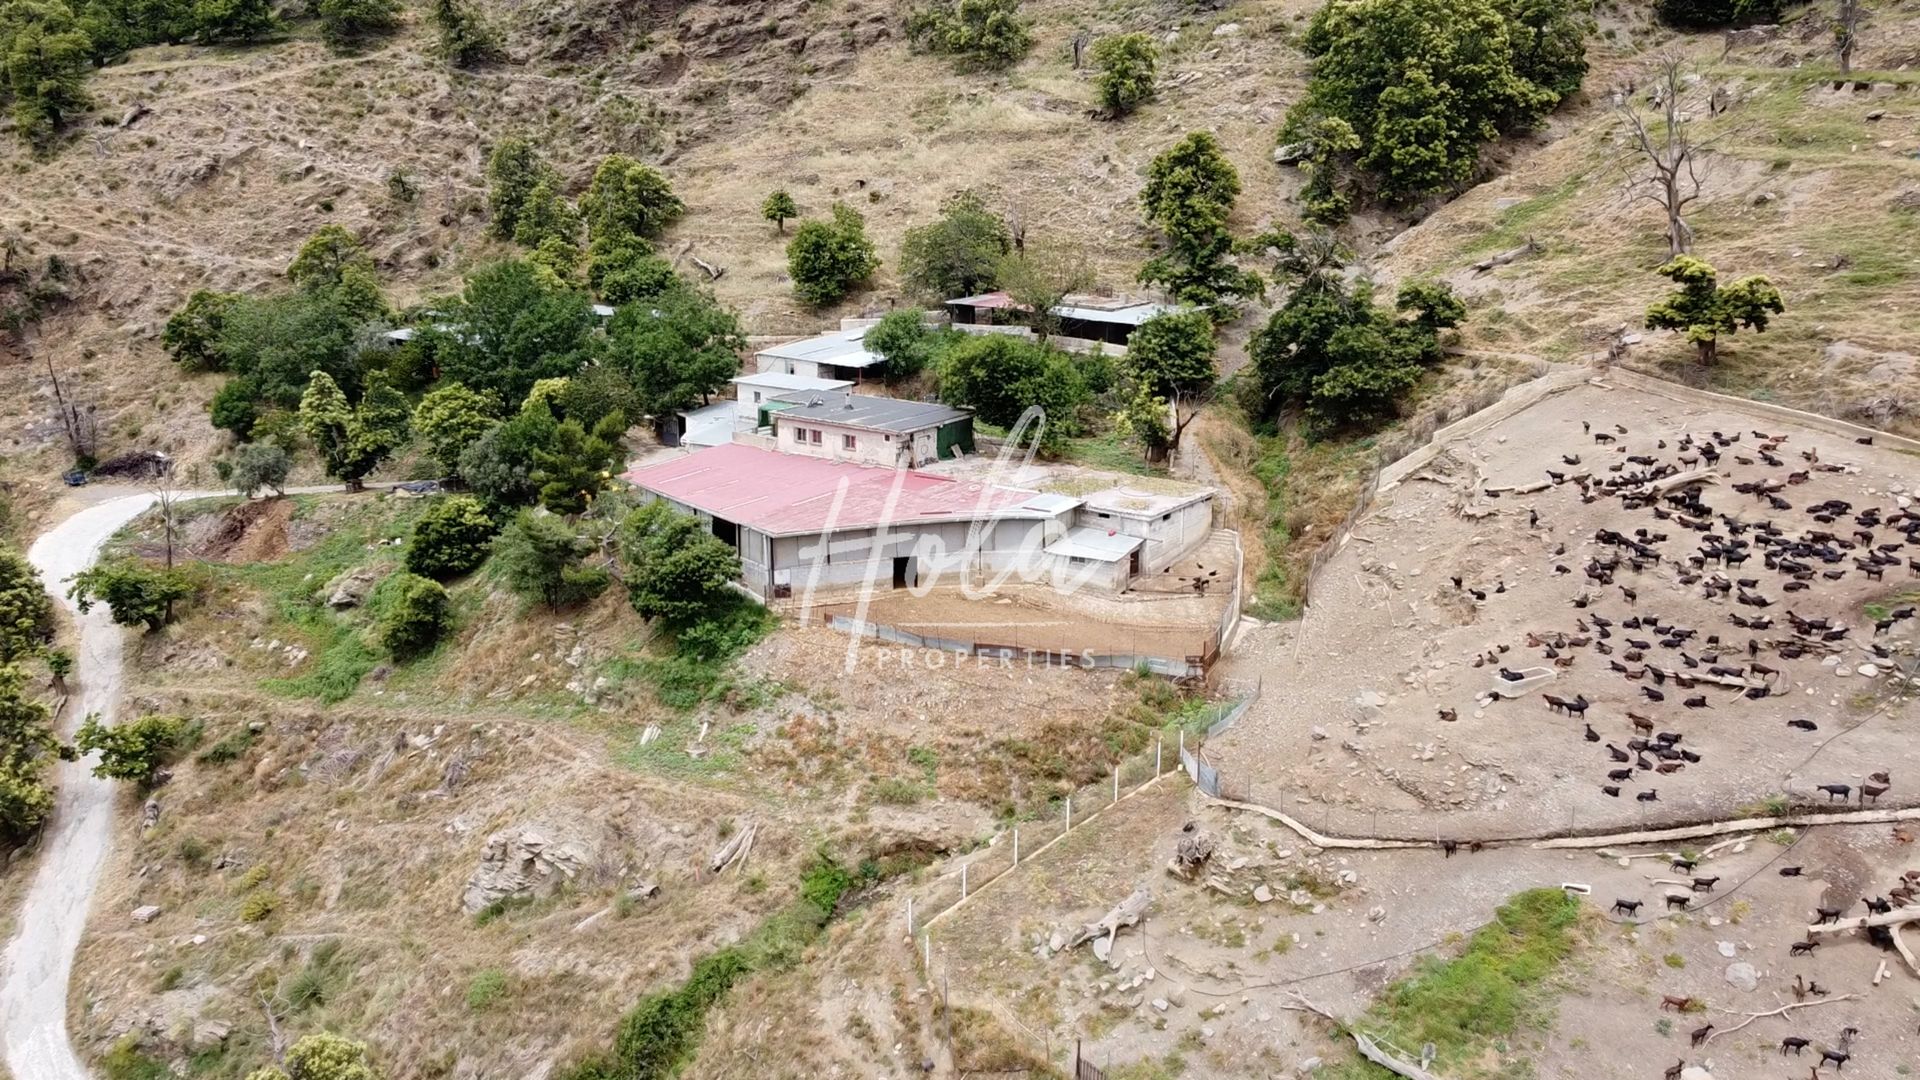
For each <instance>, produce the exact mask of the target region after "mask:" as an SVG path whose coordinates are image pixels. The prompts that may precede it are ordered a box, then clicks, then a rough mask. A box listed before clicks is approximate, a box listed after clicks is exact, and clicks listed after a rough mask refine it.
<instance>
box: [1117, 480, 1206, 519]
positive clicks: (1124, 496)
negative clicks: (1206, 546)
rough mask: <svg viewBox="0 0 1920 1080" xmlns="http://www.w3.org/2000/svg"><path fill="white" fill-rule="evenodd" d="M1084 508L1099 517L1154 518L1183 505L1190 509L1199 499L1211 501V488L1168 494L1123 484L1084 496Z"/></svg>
mask: <svg viewBox="0 0 1920 1080" xmlns="http://www.w3.org/2000/svg"><path fill="white" fill-rule="evenodd" d="M1085 498H1086V505H1087V509H1089V510H1093V511H1095V512H1097V513H1102V514H1120V515H1123V516H1125V517H1136V518H1155V517H1159V516H1160V515H1161V514H1167V513H1172V512H1173V511H1175V510H1178V509H1180V508H1182V507H1185V506H1191V505H1192V504H1194V503H1197V502H1200V501H1201V500H1203V499H1211V498H1213V489H1212V488H1199V489H1197V490H1194V491H1184V492H1174V493H1172V494H1167V493H1162V492H1153V491H1141V490H1140V489H1138V488H1130V487H1126V486H1124V485H1121V486H1117V487H1110V488H1106V489H1104V490H1101V491H1096V492H1093V493H1092V494H1089V495H1087V496H1086V497H1085Z"/></svg>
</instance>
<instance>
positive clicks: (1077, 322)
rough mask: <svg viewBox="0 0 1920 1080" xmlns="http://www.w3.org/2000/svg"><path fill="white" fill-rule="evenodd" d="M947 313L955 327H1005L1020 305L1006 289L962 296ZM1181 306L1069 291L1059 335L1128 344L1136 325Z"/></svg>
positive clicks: (1058, 314)
mask: <svg viewBox="0 0 1920 1080" xmlns="http://www.w3.org/2000/svg"><path fill="white" fill-rule="evenodd" d="M946 308H947V315H948V316H949V317H951V318H952V319H953V324H954V325H955V326H960V327H965V326H1004V325H1007V324H1009V323H1013V322H1017V321H1018V319H1017V318H1016V316H1018V314H1019V312H1020V305H1019V304H1017V303H1015V302H1014V299H1013V298H1012V297H1010V296H1008V295H1007V294H1006V293H1003V292H990V293H982V294H980V295H979V296H963V297H960V298H959V299H957V300H949V301H947V303H946ZM1179 310H1180V309H1179V308H1177V307H1174V306H1172V305H1170V304H1158V303H1153V302H1150V301H1145V300H1136V299H1127V298H1119V297H1112V296H1088V295H1084V294H1078V293H1075V294H1070V295H1069V296H1067V298H1066V300H1065V301H1064V302H1063V303H1061V304H1060V305H1059V306H1057V307H1055V308H1054V309H1053V314H1054V317H1055V318H1057V319H1059V320H1060V329H1059V336H1061V337H1067V338H1079V339H1081V340H1084V341H1099V342H1105V343H1106V344H1109V345H1125V344H1126V343H1127V340H1128V339H1129V338H1131V337H1132V336H1133V331H1134V328H1135V327H1138V326H1139V325H1140V324H1141V323H1143V322H1146V321H1147V320H1148V319H1151V318H1153V317H1154V316H1155V315H1165V314H1169V313H1171V312H1177V311H1179Z"/></svg>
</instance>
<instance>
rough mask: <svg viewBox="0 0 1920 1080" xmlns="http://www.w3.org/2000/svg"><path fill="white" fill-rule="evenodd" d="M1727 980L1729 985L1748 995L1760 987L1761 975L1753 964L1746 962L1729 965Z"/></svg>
mask: <svg viewBox="0 0 1920 1080" xmlns="http://www.w3.org/2000/svg"><path fill="white" fill-rule="evenodd" d="M1726 978H1727V985H1729V986H1732V987H1734V988H1735V989H1737V990H1740V991H1742V992H1744V993H1748V994H1751V993H1753V991H1754V989H1755V988H1756V987H1758V986H1759V985H1760V973H1759V972H1757V971H1755V970H1754V969H1753V965H1752V964H1749V963H1747V962H1746V961H1744V960H1742V961H1740V962H1739V963H1735V964H1728V965H1727V975H1726Z"/></svg>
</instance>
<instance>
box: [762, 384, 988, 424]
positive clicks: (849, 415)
mask: <svg viewBox="0 0 1920 1080" xmlns="http://www.w3.org/2000/svg"><path fill="white" fill-rule="evenodd" d="M779 400H781V401H790V402H793V407H792V408H790V409H782V410H781V412H780V419H781V420H782V421H783V422H784V421H807V420H812V421H817V422H819V423H822V424H839V425H841V426H843V427H857V428H863V429H865V430H868V431H891V432H895V433H897V434H905V433H907V432H911V431H925V430H926V429H928V428H931V427H939V426H940V425H942V424H948V423H952V422H953V421H955V420H965V419H966V418H967V417H969V416H971V415H973V414H972V413H969V412H966V411H964V410H962V409H956V408H954V407H952V406H951V405H942V404H939V403H938V402H932V401H902V400H901V399H899V398H889V397H875V396H874V395H872V394H849V393H844V392H825V391H807V390H801V391H797V392H794V393H788V394H781V395H779Z"/></svg>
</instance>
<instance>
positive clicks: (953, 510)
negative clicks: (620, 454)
mask: <svg viewBox="0 0 1920 1080" xmlns="http://www.w3.org/2000/svg"><path fill="white" fill-rule="evenodd" d="M624 479H625V480H627V482H629V483H631V484H634V485H636V486H638V487H641V488H645V489H646V490H648V491H651V492H654V493H656V494H659V495H664V496H666V497H667V498H669V499H672V500H673V501H675V502H678V503H683V504H685V505H687V506H692V507H696V508H698V509H700V510H703V511H705V512H706V513H708V514H712V515H713V516H715V517H718V518H724V519H725V520H727V521H731V522H734V523H736V524H740V525H745V526H747V527H748V528H752V529H758V530H759V531H761V532H764V533H766V534H768V535H770V536H793V535H799V534H805V533H817V532H820V531H821V530H823V529H825V528H828V527H829V526H831V527H832V528H833V529H835V530H842V529H861V528H871V527H873V526H875V525H880V524H889V525H904V524H910V523H916V522H925V521H938V520H941V519H947V520H953V521H971V520H973V519H975V518H984V517H987V516H989V515H991V514H992V513H994V512H995V511H999V510H1005V509H1007V508H1009V507H1013V506H1018V505H1019V504H1020V503H1022V502H1024V501H1026V500H1027V499H1028V498H1030V497H1031V496H1032V495H1033V493H1032V492H1030V491H1022V490H1019V489H1017V488H1007V487H999V486H996V485H992V484H981V483H976V482H973V481H962V480H952V479H949V478H947V477H944V476H935V475H933V474H931V473H923V472H915V471H913V470H911V469H886V468H880V467H878V466H871V465H854V464H850V463H846V462H839V461H828V460H826V459H824V458H815V457H807V456H805V455H801V454H782V453H778V452H775V451H772V450H762V449H760V448H758V447H754V446H745V445H742V444H740V443H727V444H725V445H722V446H714V447H709V448H708V449H705V450H701V451H699V452H697V453H693V454H689V455H687V456H685V457H679V458H675V459H673V460H672V461H667V462H663V463H661V464H658V465H649V466H647V467H645V468H641V469H634V470H631V471H629V472H628V473H626V474H625V476H624Z"/></svg>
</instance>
